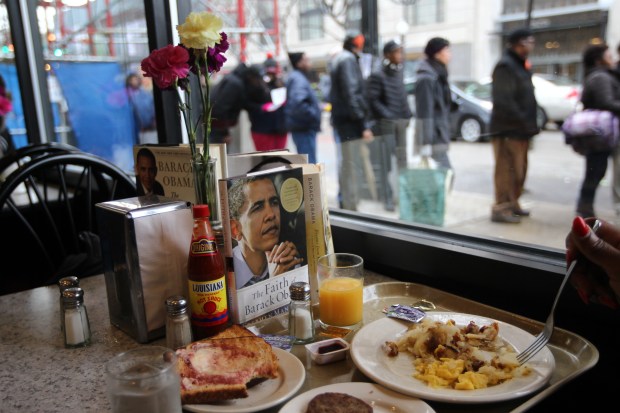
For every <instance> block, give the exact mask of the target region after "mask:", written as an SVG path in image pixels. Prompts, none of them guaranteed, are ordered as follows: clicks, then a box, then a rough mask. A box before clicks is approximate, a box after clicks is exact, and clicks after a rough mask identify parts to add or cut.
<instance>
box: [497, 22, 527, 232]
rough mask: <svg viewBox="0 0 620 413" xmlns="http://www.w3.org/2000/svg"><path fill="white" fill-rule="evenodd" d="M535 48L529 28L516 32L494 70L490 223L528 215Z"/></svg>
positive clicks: (506, 221)
mask: <svg viewBox="0 0 620 413" xmlns="http://www.w3.org/2000/svg"><path fill="white" fill-rule="evenodd" d="M533 49H534V37H533V36H532V32H531V31H530V30H529V29H517V30H515V31H514V32H512V33H511V34H510V36H509V37H508V48H507V49H506V51H505V53H504V55H503V56H502V58H501V59H500V61H499V62H498V63H497V64H496V66H495V69H494V70H493V111H492V113H491V133H492V139H491V142H492V144H493V153H494V155H495V175H494V179H495V204H494V205H493V207H492V209H491V221H493V222H505V223H519V222H521V217H527V216H529V215H530V212H529V211H526V210H524V209H522V208H521V205H520V204H519V197H520V196H521V194H522V193H523V186H524V184H525V176H526V174H527V152H528V148H529V144H530V139H531V138H532V136H534V135H536V134H537V133H538V126H537V124H536V107H537V104H536V97H535V96H534V85H533V84H532V73H531V72H530V70H529V68H528V62H527V57H528V56H529V54H530V52H531V51H532V50H533Z"/></svg>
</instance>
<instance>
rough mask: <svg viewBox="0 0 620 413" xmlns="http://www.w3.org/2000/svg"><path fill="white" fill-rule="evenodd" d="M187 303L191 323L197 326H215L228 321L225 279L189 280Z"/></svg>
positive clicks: (223, 277)
mask: <svg viewBox="0 0 620 413" xmlns="http://www.w3.org/2000/svg"><path fill="white" fill-rule="evenodd" d="M189 301H190V306H191V309H192V310H191V314H192V315H191V317H192V323H193V324H195V325H198V326H203V327H209V326H216V325H219V324H222V323H225V322H226V321H228V300H227V298H226V277H225V276H224V275H223V274H222V277H221V278H219V279H217V280H212V281H192V280H189Z"/></svg>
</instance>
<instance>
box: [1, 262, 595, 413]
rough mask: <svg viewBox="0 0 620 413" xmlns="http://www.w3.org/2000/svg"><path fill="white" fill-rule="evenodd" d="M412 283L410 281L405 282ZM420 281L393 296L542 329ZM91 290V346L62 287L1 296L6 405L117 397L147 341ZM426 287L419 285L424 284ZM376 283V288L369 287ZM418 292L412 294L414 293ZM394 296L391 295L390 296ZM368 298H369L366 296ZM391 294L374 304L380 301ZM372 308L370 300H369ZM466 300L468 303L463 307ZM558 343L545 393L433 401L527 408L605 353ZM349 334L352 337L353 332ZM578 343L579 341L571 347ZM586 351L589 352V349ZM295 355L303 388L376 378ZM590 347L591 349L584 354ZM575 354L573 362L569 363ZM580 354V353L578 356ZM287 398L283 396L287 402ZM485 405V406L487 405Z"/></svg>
mask: <svg viewBox="0 0 620 413" xmlns="http://www.w3.org/2000/svg"><path fill="white" fill-rule="evenodd" d="M389 281H394V280H393V279H391V278H389V277H386V276H382V275H379V274H375V273H372V272H367V273H366V275H365V284H366V285H367V286H369V285H371V286H373V287H367V288H366V289H365V295H367V293H369V294H371V295H373V294H379V296H380V295H381V294H384V293H383V292H381V286H389V285H390V284H394V283H390V282H389ZM402 285H406V284H404V283H403V284H402ZM408 285H409V286H417V287H416V292H415V293H413V292H411V291H409V292H408V291H401V290H403V288H402V286H401V285H398V286H397V288H398V291H399V292H398V294H397V295H396V296H393V297H392V298H393V299H395V300H398V299H399V297H400V299H402V296H403V295H407V296H411V297H415V296H416V295H422V296H423V297H426V298H430V299H432V300H433V301H434V302H435V303H436V304H438V307H439V308H444V309H450V310H453V311H463V309H464V308H468V309H472V310H476V311H478V313H485V315H486V316H488V317H495V318H496V319H502V318H504V319H505V321H509V322H512V323H514V324H517V325H519V326H520V327H521V328H523V329H525V330H530V331H532V330H535V329H536V328H537V327H539V326H540V323H538V322H535V321H532V320H529V319H524V318H522V317H518V316H516V315H511V314H510V313H505V312H502V311H501V310H497V309H493V308H491V307H487V306H484V305H482V304H479V303H474V302H471V301H469V300H466V299H461V298H457V297H455V296H452V295H450V294H446V293H442V292H441V291H439V290H435V289H431V288H428V287H423V286H419V285H417V284H408ZM80 286H81V287H82V288H83V289H84V303H85V305H86V308H87V310H88V316H89V319H90V327H91V332H92V344H91V345H90V346H88V347H84V348H77V349H66V348H65V347H64V339H63V334H62V332H61V330H60V314H59V313H60V307H59V296H58V287H57V286H55V285H53V286H47V287H40V288H36V289H33V290H28V291H23V292H19V293H15V294H10V295H5V296H0V313H1V314H2V319H3V322H2V324H0V344H1V347H0V362H1V363H2V366H3V368H2V373H0V388H2V389H3V396H2V407H1V408H0V410H2V411H11V412H12V411H45V412H66V411H75V412H90V411H93V412H94V411H96V412H101V411H109V410H110V404H109V401H108V398H107V395H106V385H105V374H104V364H105V363H106V362H107V361H108V360H109V359H111V358H112V357H113V356H115V355H116V354H118V353H121V352H123V351H126V350H129V349H131V348H134V347H138V346H141V344H139V343H137V342H136V341H135V340H134V339H133V338H131V337H130V336H128V335H127V334H125V333H124V332H123V331H121V330H119V329H118V328H116V327H115V326H113V325H112V324H110V319H109V315H108V305H107V295H106V288H105V282H104V277H103V276H102V275H99V276H94V277H88V278H84V279H82V280H80ZM418 287H419V288H418ZM368 288H371V291H366V290H368ZM409 293H411V295H410V294H409ZM389 299H390V297H388V298H387V301H385V302H389ZM365 302H366V297H365ZM383 304H384V301H381V302H378V303H374V304H372V306H377V305H379V306H381V305H383ZM367 307H371V305H369V306H367ZM460 307H462V308H460ZM369 311H372V317H374V316H375V315H374V313H378V315H377V317H379V316H380V315H379V313H380V311H377V309H376V308H365V314H364V320H365V322H366V319H367V313H368V312H369ZM553 338H554V340H555V343H553V341H552V344H551V350H552V352H553V353H554V356H555V357H556V363H557V361H558V360H560V361H561V363H563V364H561V365H560V366H559V367H560V368H556V370H557V373H554V377H553V378H552V379H551V383H550V385H549V386H547V387H546V388H545V389H543V390H542V391H540V392H539V393H538V395H536V396H534V397H532V398H530V399H528V400H520V401H516V402H514V403H512V402H511V403H504V404H499V405H494V406H485V407H484V408H483V407H482V406H477V405H469V406H460V407H457V406H453V405H452V406H450V407H448V408H447V409H446V406H443V407H442V405H441V404H436V403H431V402H429V404H430V405H431V406H432V407H433V408H434V409H435V410H436V411H437V412H438V413H439V412H442V411H451V412H456V411H468V412H474V411H477V412H479V411H494V412H495V411H524V409H521V410H520V408H519V406H527V404H528V403H534V402H536V400H537V399H536V398H538V399H540V397H545V396H546V395H548V394H549V393H550V392H552V391H555V390H557V388H558V387H559V386H561V385H562V384H563V383H565V382H567V381H568V380H571V379H572V378H574V377H576V376H577V375H578V374H580V373H581V372H583V371H584V370H586V369H588V368H590V367H591V366H592V365H594V364H595V363H596V361H597V360H598V352H597V351H596V349H595V348H594V347H593V346H591V344H589V343H588V342H587V341H585V340H583V339H582V338H581V337H579V336H576V335H573V334H571V333H570V332H566V331H559V332H557V330H556V333H555V334H554V337H553ZM347 339H349V337H347ZM164 342H165V340H164V339H163V338H162V339H158V340H155V341H153V342H151V343H149V344H154V345H165V343H164ZM571 346H573V348H571ZM586 350H587V351H586ZM291 352H292V354H294V355H295V356H296V357H298V358H299V359H300V361H301V362H302V364H303V365H304V366H305V368H306V380H305V382H304V385H303V386H302V388H301V389H300V390H299V392H298V393H297V394H301V393H303V392H305V391H307V390H310V389H312V388H316V387H319V386H322V385H326V384H332V383H345V382H355V381H358V382H370V381H371V380H370V379H369V378H367V377H366V376H364V374H363V373H362V372H361V371H359V370H358V369H357V368H356V367H355V364H354V363H353V361H352V360H351V358H350V357H348V358H347V359H346V360H345V361H341V362H337V363H333V364H328V365H323V366H319V365H315V364H314V363H313V362H312V361H311V360H310V359H309V358H308V357H307V356H306V352H305V348H304V347H303V346H294V347H293V349H292V350H291ZM574 352H581V354H580V357H581V358H582V359H584V360H585V361H579V360H578V359H577V358H573V357H571V355H572V353H574ZM584 354H586V355H587V354H589V356H588V357H584ZM565 359H568V360H570V362H564V361H563V360H565ZM573 359H574V360H573ZM283 404H284V403H283ZM281 407H282V405H278V406H275V407H273V408H271V409H268V410H265V411H264V412H265V413H275V412H278V410H279V409H280V408H281ZM481 408H482V410H480V409H481Z"/></svg>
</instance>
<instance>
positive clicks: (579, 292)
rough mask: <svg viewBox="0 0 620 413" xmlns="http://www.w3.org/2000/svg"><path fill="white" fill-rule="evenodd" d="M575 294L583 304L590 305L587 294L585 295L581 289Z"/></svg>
mask: <svg viewBox="0 0 620 413" xmlns="http://www.w3.org/2000/svg"><path fill="white" fill-rule="evenodd" d="M577 293H578V294H579V298H581V301H583V303H584V304H590V298H589V297H588V293H586V292H585V291H584V290H582V289H577Z"/></svg>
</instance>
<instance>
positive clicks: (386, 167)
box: [368, 40, 411, 211]
mask: <svg viewBox="0 0 620 413" xmlns="http://www.w3.org/2000/svg"><path fill="white" fill-rule="evenodd" d="M368 102H369V104H370V111H371V115H372V118H373V119H374V120H375V121H376V123H375V125H374V127H373V134H374V135H375V136H380V137H381V141H380V144H381V148H382V151H381V152H382V153H381V163H382V164H383V168H382V177H381V183H382V184H383V187H384V197H385V199H384V206H385V209H386V210H387V211H394V209H395V207H394V194H393V191H392V186H391V185H390V182H389V179H388V175H389V172H390V171H391V169H392V168H391V165H392V154H395V155H396V160H397V164H398V168H399V169H405V168H407V126H408V125H409V119H410V118H411V109H410V108H409V104H408V102H407V92H406V91H405V86H404V83H403V48H402V46H401V45H399V44H398V43H396V42H395V41H394V40H390V41H388V42H387V43H386V44H385V45H384V46H383V62H382V64H381V66H380V67H378V68H377V69H376V70H374V71H373V72H372V74H371V75H370V77H369V78H368Z"/></svg>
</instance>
